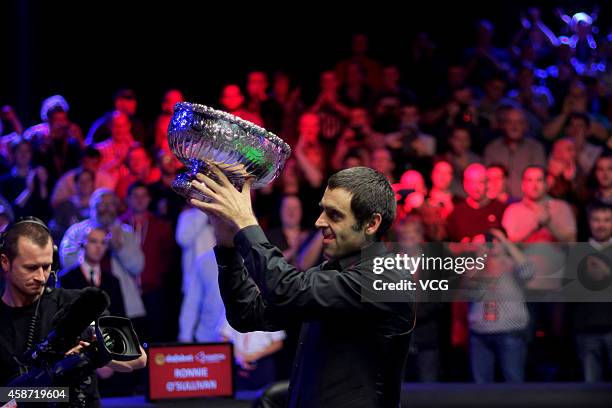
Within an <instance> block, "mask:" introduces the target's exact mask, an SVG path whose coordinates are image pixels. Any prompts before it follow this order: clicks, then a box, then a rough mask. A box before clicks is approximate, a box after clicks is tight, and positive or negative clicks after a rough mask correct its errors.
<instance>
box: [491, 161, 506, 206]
mask: <svg viewBox="0 0 612 408" xmlns="http://www.w3.org/2000/svg"><path fill="white" fill-rule="evenodd" d="M505 192H506V176H505V175H504V170H502V169H501V168H499V167H489V168H487V197H489V198H490V199H491V200H494V199H496V198H497V197H499V196H500V195H501V194H504V193H505Z"/></svg>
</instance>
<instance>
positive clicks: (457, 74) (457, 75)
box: [446, 65, 467, 88]
mask: <svg viewBox="0 0 612 408" xmlns="http://www.w3.org/2000/svg"><path fill="white" fill-rule="evenodd" d="M446 76H447V81H448V85H449V86H450V87H451V88H457V87H459V86H461V85H463V84H464V83H465V80H466V78H467V72H466V70H465V68H464V67H463V66H461V65H451V66H450V67H448V70H447V71H446Z"/></svg>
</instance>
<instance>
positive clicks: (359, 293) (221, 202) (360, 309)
mask: <svg viewBox="0 0 612 408" xmlns="http://www.w3.org/2000/svg"><path fill="white" fill-rule="evenodd" d="M168 138H169V145H170V147H171V148H172V149H173V152H174V153H175V154H176V155H177V157H178V158H179V159H180V160H181V161H183V163H185V164H187V165H188V166H190V168H191V173H189V174H186V175H183V176H180V177H179V179H177V180H176V182H175V185H174V187H175V190H176V191H177V192H179V193H180V194H182V195H183V196H185V197H187V198H188V199H189V200H190V202H191V204H193V205H194V206H196V207H198V208H199V209H201V210H202V211H204V212H206V213H207V214H208V215H209V216H210V218H211V221H212V223H213V226H214V229H215V234H216V237H217V246H216V247H215V255H216V258H217V263H218V265H219V287H220V290H221V295H222V298H223V301H224V303H225V307H226V313H227V319H228V321H229V323H230V324H231V326H232V327H233V328H235V329H236V330H238V331H241V332H249V331H257V330H265V331H276V330H281V329H283V328H284V327H285V326H286V325H287V324H289V323H290V322H296V321H300V322H302V329H301V333H300V340H299V343H298V350H297V353H296V358H295V362H294V366H293V369H292V375H291V381H290V387H289V397H288V399H289V401H288V405H289V406H290V407H340V406H347V407H348V406H350V407H398V406H399V405H400V390H401V380H402V373H403V366H404V362H405V358H406V355H407V351H408V343H409V340H410V332H411V330H412V328H413V325H414V304H413V302H412V301H411V299H407V301H403V302H402V301H400V302H398V301H395V302H391V301H385V299H376V300H372V299H365V298H364V297H365V296H364V292H366V291H367V290H368V288H371V287H372V282H373V281H374V280H375V279H380V278H381V276H383V275H374V274H373V259H374V258H375V257H381V256H392V255H390V254H387V250H386V247H385V246H384V244H383V243H381V242H380V238H381V237H382V235H383V234H384V233H385V232H386V230H387V229H388V228H389V227H390V226H391V224H392V222H393V220H394V218H395V211H396V204H395V195H394V193H393V190H392V189H391V186H390V184H389V182H388V181H387V179H386V178H385V177H384V175H382V174H381V173H379V172H377V171H375V170H372V169H370V168H366V167H355V168H350V169H346V170H342V171H340V172H338V173H336V174H334V175H333V176H332V177H331V178H330V179H329V181H328V185H327V189H326V191H325V193H324V195H323V198H322V199H321V202H320V207H321V210H322V212H321V215H320V216H319V218H318V220H317V221H316V223H315V226H316V227H317V228H318V229H319V230H321V233H322V234H323V252H324V255H325V257H326V258H327V261H325V262H323V263H322V264H321V265H319V266H316V267H313V268H311V269H309V270H308V271H306V272H300V271H298V270H297V269H296V268H295V267H293V266H292V265H290V264H289V263H288V262H287V261H286V260H285V259H284V258H283V255H282V252H281V251H280V250H279V249H278V248H276V247H274V246H273V245H272V244H271V243H270V242H269V241H268V239H267V238H266V236H265V234H264V232H263V230H262V229H261V227H260V226H259V225H258V222H257V219H256V218H255V216H254V214H253V210H252V206H251V195H250V190H251V188H256V187H259V186H262V185H265V184H267V183H268V182H270V181H271V180H272V179H274V177H276V176H277V175H278V173H279V172H280V170H281V169H282V166H283V164H284V162H285V160H286V158H287V157H288V156H289V153H290V149H289V147H288V146H287V145H286V144H285V143H284V142H283V141H282V140H280V139H279V138H278V137H276V136H275V135H273V134H271V133H269V132H266V131H265V130H264V129H262V128H260V127H258V126H255V125H253V124H251V123H249V122H246V121H244V120H242V119H239V118H236V117H234V116H232V115H228V114H226V113H224V112H219V111H215V110H213V109H210V108H207V107H204V106H201V105H195V104H187V103H183V104H178V105H176V107H175V114H174V117H173V120H172V122H171V124H170V127H169V129H168ZM404 278H405V276H402V272H401V271H398V270H394V269H390V270H387V271H385V275H384V279H386V280H389V281H399V280H401V279H404Z"/></svg>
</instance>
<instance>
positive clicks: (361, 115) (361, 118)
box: [349, 108, 370, 128]
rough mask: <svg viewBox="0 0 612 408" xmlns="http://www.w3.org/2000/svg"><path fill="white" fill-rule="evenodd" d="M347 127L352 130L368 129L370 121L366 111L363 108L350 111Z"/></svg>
mask: <svg viewBox="0 0 612 408" xmlns="http://www.w3.org/2000/svg"><path fill="white" fill-rule="evenodd" d="M349 126H350V127H353V128H368V127H370V119H369V117H368V111H366V110H365V109H363V108H354V109H351V114H350V116H349Z"/></svg>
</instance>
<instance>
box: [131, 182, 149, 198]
mask: <svg viewBox="0 0 612 408" xmlns="http://www.w3.org/2000/svg"><path fill="white" fill-rule="evenodd" d="M137 188H144V189H145V190H147V193H148V194H149V195H151V191H150V190H149V186H148V185H146V184H145V183H144V182H142V181H135V182H133V183H132V184H130V186H129V187H128V189H127V195H128V197H129V196H131V195H132V192H133V191H134V190H136V189H137Z"/></svg>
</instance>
